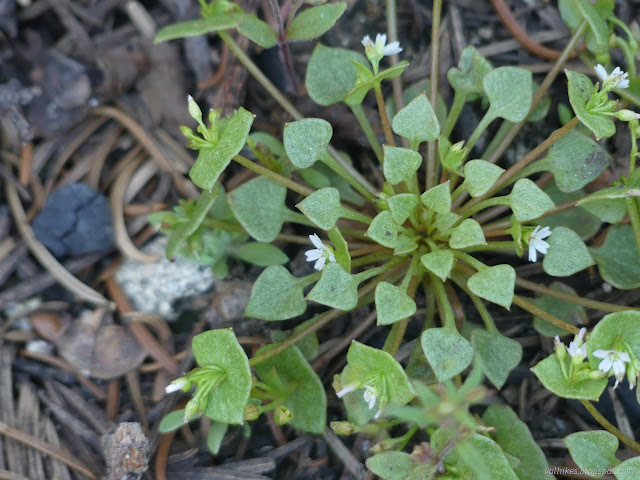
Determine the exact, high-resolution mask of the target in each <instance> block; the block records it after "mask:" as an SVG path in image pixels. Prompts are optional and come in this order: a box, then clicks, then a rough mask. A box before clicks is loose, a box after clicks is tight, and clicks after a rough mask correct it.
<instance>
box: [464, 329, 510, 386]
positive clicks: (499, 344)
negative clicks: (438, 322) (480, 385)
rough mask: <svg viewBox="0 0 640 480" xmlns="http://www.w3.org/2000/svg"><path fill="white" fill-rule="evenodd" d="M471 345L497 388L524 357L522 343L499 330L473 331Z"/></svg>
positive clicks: (486, 373)
mask: <svg viewBox="0 0 640 480" xmlns="http://www.w3.org/2000/svg"><path fill="white" fill-rule="evenodd" d="M471 345H473V349H474V351H475V353H476V355H477V357H478V359H479V360H480V365H481V366H482V371H483V372H484V374H485V375H486V376H487V378H488V379H489V380H490V381H491V383H493V384H494V385H495V386H496V388H497V389H501V388H502V386H503V385H504V382H506V381H507V377H508V376H509V372H511V370H513V369H514V368H516V367H517V366H518V364H519V363H520V360H521V359H522V345H520V343H519V342H518V341H516V340H513V339H511V338H507V337H505V336H504V335H501V334H500V332H498V331H497V330H491V331H489V330H483V329H480V328H477V329H475V330H474V331H473V332H472V333H471Z"/></svg>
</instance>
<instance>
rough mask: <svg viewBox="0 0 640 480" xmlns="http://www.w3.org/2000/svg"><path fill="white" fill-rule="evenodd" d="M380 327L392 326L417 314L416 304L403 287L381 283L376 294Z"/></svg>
mask: <svg viewBox="0 0 640 480" xmlns="http://www.w3.org/2000/svg"><path fill="white" fill-rule="evenodd" d="M375 301H376V310H377V312H378V325H391V324H392V323H396V322H398V321H400V320H404V319H405V318H409V317H411V316H412V315H413V314H414V313H416V302H414V301H413V299H412V298H411V297H410V296H409V295H407V292H406V291H405V289H404V288H402V287H396V286H395V285H392V284H390V283H388V282H380V283H379V284H378V285H377V286H376V292H375Z"/></svg>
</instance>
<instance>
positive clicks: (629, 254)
mask: <svg viewBox="0 0 640 480" xmlns="http://www.w3.org/2000/svg"><path fill="white" fill-rule="evenodd" d="M589 251H590V252H591V255H592V256H593V258H594V259H595V261H596V263H597V264H598V270H599V271H600V275H602V278H603V279H604V280H605V281H606V282H607V283H609V284H611V285H613V286H614V287H616V288H620V289H623V290H629V289H631V288H638V287H640V260H639V259H638V247H636V241H635V237H634V236H633V229H632V228H631V225H616V226H613V227H611V228H610V229H609V232H608V233H607V238H606V239H605V241H604V243H603V244H602V246H600V247H599V248H591V249H589Z"/></svg>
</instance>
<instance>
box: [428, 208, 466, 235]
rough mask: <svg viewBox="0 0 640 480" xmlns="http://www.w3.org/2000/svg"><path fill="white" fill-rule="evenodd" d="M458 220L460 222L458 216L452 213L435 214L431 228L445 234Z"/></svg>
mask: <svg viewBox="0 0 640 480" xmlns="http://www.w3.org/2000/svg"><path fill="white" fill-rule="evenodd" d="M458 220H460V215H458V214H457V213H454V212H449V213H445V214H444V215H442V214H437V215H436V220H435V222H433V226H434V227H435V228H436V230H438V231H439V232H446V231H447V230H449V229H450V228H451V227H452V226H453V225H455V224H456V222H457V221H458Z"/></svg>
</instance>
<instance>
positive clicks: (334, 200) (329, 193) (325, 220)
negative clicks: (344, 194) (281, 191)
mask: <svg viewBox="0 0 640 480" xmlns="http://www.w3.org/2000/svg"><path fill="white" fill-rule="evenodd" d="M296 207H298V209H299V210H300V211H301V212H302V213H304V215H305V216H306V217H307V218H308V219H309V220H311V221H312V222H313V223H315V224H316V225H318V227H320V228H322V229H323V230H331V229H332V228H333V227H334V226H335V224H336V222H337V221H338V219H339V218H340V217H341V216H342V210H343V207H342V204H341V203H340V193H339V192H338V190H337V189H336V188H333V187H327V188H322V189H320V190H316V191H315V192H313V193H312V194H311V195H309V196H308V197H307V198H305V199H304V200H303V201H301V202H300V203H298V204H297V205H296Z"/></svg>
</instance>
